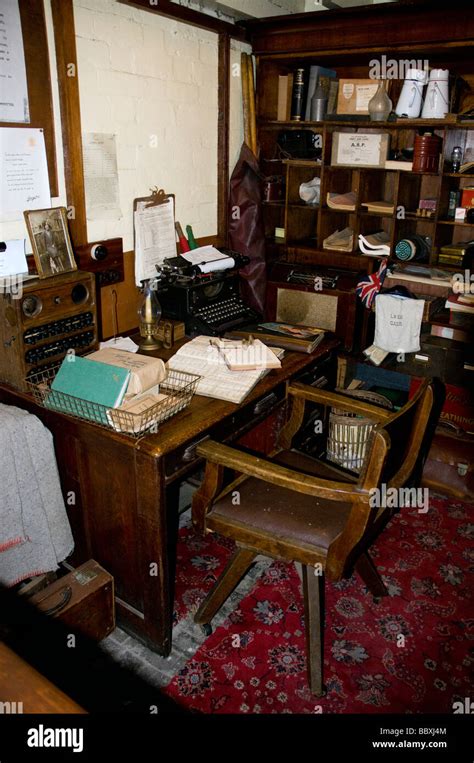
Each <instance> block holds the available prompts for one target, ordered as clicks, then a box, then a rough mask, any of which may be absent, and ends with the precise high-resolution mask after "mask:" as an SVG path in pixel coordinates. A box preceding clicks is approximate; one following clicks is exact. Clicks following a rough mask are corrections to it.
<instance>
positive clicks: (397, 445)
mask: <svg viewBox="0 0 474 763" xmlns="http://www.w3.org/2000/svg"><path fill="white" fill-rule="evenodd" d="M433 401H434V392H433V383H432V381H431V379H426V380H425V381H424V382H423V383H422V384H421V385H420V387H419V388H418V390H417V391H416V393H415V394H414V395H413V397H412V398H411V399H410V400H409V401H408V402H407V403H406V405H404V406H403V408H401V409H400V410H399V411H398V412H397V413H394V414H393V416H391V418H390V419H389V421H387V422H386V423H384V425H383V429H384V430H385V432H386V433H387V434H388V436H389V437H390V450H389V452H388V454H387V458H386V460H385V464H384V467H383V469H382V474H381V482H383V483H385V484H386V485H387V487H396V488H398V487H402V486H404V485H406V484H407V482H408V481H409V479H410V477H411V475H412V473H413V471H414V469H415V466H416V464H417V459H418V456H419V453H420V448H421V446H422V443H423V442H424V438H425V432H426V429H427V427H428V424H429V422H430V414H431V411H432V408H433Z"/></svg>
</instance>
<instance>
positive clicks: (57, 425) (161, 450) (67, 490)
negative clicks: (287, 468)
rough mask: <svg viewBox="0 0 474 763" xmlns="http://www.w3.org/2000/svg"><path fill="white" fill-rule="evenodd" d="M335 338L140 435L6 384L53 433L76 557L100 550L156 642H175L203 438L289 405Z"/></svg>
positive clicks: (127, 619) (142, 632)
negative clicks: (189, 480) (181, 534)
mask: <svg viewBox="0 0 474 763" xmlns="http://www.w3.org/2000/svg"><path fill="white" fill-rule="evenodd" d="M337 346H338V342H337V340H325V341H324V342H323V343H322V344H321V345H320V347H319V348H318V349H317V350H316V352H315V353H313V354H312V355H306V354H302V353H288V354H287V356H286V357H285V358H284V360H283V362H282V368H281V369H278V370H277V371H272V372H270V373H269V374H268V375H267V376H266V377H265V378H264V379H262V381H261V382H260V383H259V384H258V385H257V386H256V387H255V388H254V390H253V391H252V392H251V393H250V395H249V396H248V397H247V398H246V399H245V401H244V402H243V403H241V404H240V405H235V404H233V403H227V402H225V401H223V400H214V399H211V398H207V397H202V396H200V395H196V396H195V397H194V398H193V400H192V401H191V404H190V406H189V407H188V408H186V409H185V410H184V411H182V412H181V413H179V414H177V415H176V416H174V417H173V418H172V419H170V420H169V421H167V422H165V423H164V424H162V425H161V426H160V428H159V431H158V432H157V434H154V435H147V436H146V437H144V438H143V439H141V440H139V441H138V442H137V441H135V440H134V439H132V438H130V437H127V436H125V435H122V434H119V433H117V432H114V431H112V430H107V429H103V428H101V427H99V426H97V425H95V424H92V423H90V422H87V421H82V420H79V419H73V418H71V417H69V416H66V415H64V414H61V413H56V412H54V411H49V410H47V409H46V408H42V407H40V406H38V405H37V404H36V403H35V402H34V400H32V398H31V397H29V396H28V395H25V394H24V393H21V392H17V391H15V390H12V389H11V388H9V387H6V386H4V385H0V401H1V402H3V403H9V404H12V405H17V406H19V407H21V408H25V409H27V410H29V411H31V412H32V413H35V414H36V415H37V416H38V417H39V418H40V419H41V421H43V422H44V424H45V425H46V426H47V427H48V428H49V429H50V430H51V432H52V433H53V435H54V441H55V449H56V457H57V461H58V467H59V472H60V475H61V482H62V487H63V493H64V497H65V501H66V507H67V511H68V515H69V519H70V522H71V526H72V530H73V534H74V538H75V543H76V547H75V551H74V554H73V555H72V556H71V558H70V562H71V564H73V565H74V566H76V565H79V564H82V563H83V562H84V561H86V560H87V559H90V558H93V559H96V560H97V561H98V562H99V564H101V565H102V566H103V567H105V569H106V570H108V571H109V572H110V573H111V574H112V575H113V576H114V579H115V592H116V612H117V621H118V623H119V624H120V625H121V626H122V627H123V628H124V629H125V630H127V631H129V632H130V633H132V634H133V635H134V636H136V637H137V638H138V639H140V640H141V641H142V642H143V643H145V644H147V646H149V647H150V648H151V649H154V650H155V651H157V652H160V654H163V655H167V654H169V652H170V650H171V628H172V614H173V586H174V564H175V553H176V539H177V525H178V493H179V484H180V481H182V479H183V478H184V477H186V476H188V475H189V474H190V473H191V472H192V471H194V470H195V469H196V468H197V467H198V466H199V459H197V458H196V455H195V446H196V444H197V443H198V442H199V441H200V440H202V439H203V438H204V437H206V436H211V437H215V438H216V439H217V440H220V441H222V442H230V441H235V440H238V439H239V438H240V437H242V436H243V435H244V434H246V433H248V432H249V431H250V430H252V429H253V428H254V427H255V426H256V425H258V424H259V422H262V421H263V420H264V419H266V418H267V417H268V416H269V414H270V413H271V412H272V411H275V410H277V409H278V408H281V407H282V406H283V405H284V404H285V398H286V383H287V382H288V381H289V380H290V379H295V378H299V377H300V376H301V375H302V374H304V373H305V372H307V371H310V370H311V369H312V368H314V367H315V366H316V365H319V364H321V363H322V362H324V361H326V362H327V364H328V365H329V363H330V360H331V358H332V357H333V355H334V350H335V348H336V347H337ZM252 447H253V445H252Z"/></svg>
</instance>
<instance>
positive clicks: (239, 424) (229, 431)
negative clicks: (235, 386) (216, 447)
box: [165, 382, 286, 478]
mask: <svg viewBox="0 0 474 763" xmlns="http://www.w3.org/2000/svg"><path fill="white" fill-rule="evenodd" d="M285 400H286V385H285V383H284V382H282V383H281V384H279V385H278V386H277V387H275V389H273V390H272V391H271V392H268V393H266V394H264V395H262V396H261V397H259V398H258V399H257V400H252V402H250V403H248V404H247V405H245V404H243V405H242V407H241V408H238V409H237V410H236V411H235V412H234V413H232V414H231V415H230V416H228V417H227V418H226V419H224V421H221V422H219V424H216V425H215V426H214V427H211V428H210V429H209V430H208V431H205V430H204V431H203V432H202V434H201V435H199V437H195V438H193V439H192V440H189V441H188V442H187V443H186V444H185V445H183V446H182V447H181V448H179V449H178V450H176V451H173V452H172V453H169V454H168V455H167V456H166V458H165V475H166V477H167V478H169V477H176V476H179V475H180V473H181V472H182V471H186V470H187V469H188V468H189V467H190V466H192V465H193V464H195V463H196V462H197V461H198V456H197V455H196V447H197V446H198V445H199V443H200V442H203V440H205V439H207V438H209V437H210V438H212V439H216V440H218V441H219V442H233V441H235V440H237V439H239V437H241V436H242V435H244V434H245V433H246V432H249V431H250V430H251V429H253V428H254V427H255V426H256V425H257V424H259V423H260V422H261V421H263V420H264V419H265V418H267V416H269V415H270V414H271V413H272V412H273V411H274V410H275V409H276V408H277V407H278V406H281V405H282V404H283V403H284V402H285Z"/></svg>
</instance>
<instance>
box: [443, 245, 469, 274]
mask: <svg viewBox="0 0 474 763" xmlns="http://www.w3.org/2000/svg"><path fill="white" fill-rule="evenodd" d="M465 253H466V244H465V243H464V244H463V243H457V244H445V246H442V247H441V249H440V250H439V252H438V262H439V264H440V265H451V266H452V267H455V268H456V267H459V268H460V267H461V265H462V261H463V258H464V255H465Z"/></svg>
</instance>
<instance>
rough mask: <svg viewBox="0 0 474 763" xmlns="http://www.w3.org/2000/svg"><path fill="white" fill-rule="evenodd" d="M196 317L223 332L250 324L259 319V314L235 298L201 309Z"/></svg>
mask: <svg viewBox="0 0 474 763" xmlns="http://www.w3.org/2000/svg"><path fill="white" fill-rule="evenodd" d="M195 315H196V317H197V318H200V319H201V320H203V321H205V322H206V323H208V324H209V325H210V326H212V328H215V329H219V330H223V331H225V330H226V329H228V328H230V327H231V326H235V325H236V324H238V323H239V324H240V323H250V322H251V321H254V320H256V319H257V313H255V311H254V310H252V308H251V307H248V306H247V305H246V304H245V303H244V302H242V300H241V299H240V298H239V297H235V296H233V297H230V298H229V299H223V300H222V301H220V302H215V303H214V304H209V305H205V306H204V307H200V308H199V309H198V310H196V313H195Z"/></svg>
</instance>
